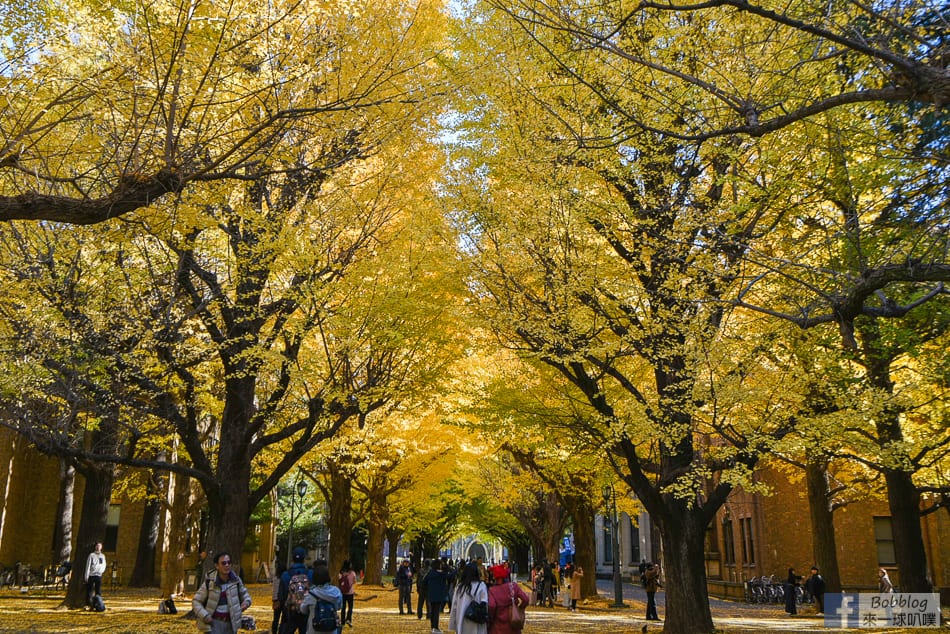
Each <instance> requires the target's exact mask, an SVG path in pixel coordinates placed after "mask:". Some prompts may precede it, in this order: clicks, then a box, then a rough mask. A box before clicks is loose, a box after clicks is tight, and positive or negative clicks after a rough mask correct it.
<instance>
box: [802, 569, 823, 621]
mask: <svg viewBox="0 0 950 634" xmlns="http://www.w3.org/2000/svg"><path fill="white" fill-rule="evenodd" d="M805 589H806V590H808V594H810V595H811V596H812V597H813V598H814V599H815V610H816V611H817V612H818V614H824V612H825V578H824V577H822V576H821V574H820V573H819V572H818V566H812V567H811V575H810V576H809V577H808V581H806V582H805Z"/></svg>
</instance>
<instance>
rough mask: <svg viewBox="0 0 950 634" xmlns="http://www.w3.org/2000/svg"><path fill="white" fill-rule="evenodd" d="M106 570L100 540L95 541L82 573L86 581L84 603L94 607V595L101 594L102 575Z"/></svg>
mask: <svg viewBox="0 0 950 634" xmlns="http://www.w3.org/2000/svg"><path fill="white" fill-rule="evenodd" d="M105 572H106V556H105V555H103V554H102V542H96V546H95V548H94V549H93V551H92V552H91V553H89V556H88V557H86V569H85V571H84V573H83V577H82V578H83V581H85V582H86V605H88V606H89V607H90V608H92V607H94V603H93V602H94V601H95V600H96V597H97V596H98V597H101V596H102V575H104V574H105Z"/></svg>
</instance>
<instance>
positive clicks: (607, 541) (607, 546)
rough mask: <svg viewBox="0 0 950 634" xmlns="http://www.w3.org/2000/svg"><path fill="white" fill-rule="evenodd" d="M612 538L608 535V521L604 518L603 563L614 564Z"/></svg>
mask: <svg viewBox="0 0 950 634" xmlns="http://www.w3.org/2000/svg"><path fill="white" fill-rule="evenodd" d="M613 543H614V540H613V537H611V535H610V520H609V519H607V518H606V517H605V518H604V563H605V564H612V563H614V549H613Z"/></svg>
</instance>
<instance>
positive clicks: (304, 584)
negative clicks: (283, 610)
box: [284, 572, 310, 614]
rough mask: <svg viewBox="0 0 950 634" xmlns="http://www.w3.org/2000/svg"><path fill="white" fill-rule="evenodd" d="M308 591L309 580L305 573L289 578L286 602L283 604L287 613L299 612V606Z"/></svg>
mask: <svg viewBox="0 0 950 634" xmlns="http://www.w3.org/2000/svg"><path fill="white" fill-rule="evenodd" d="M309 590H310V579H309V578H307V573H305V572H304V573H300V574H296V575H293V576H292V577H290V581H289V582H288V583H287V601H286V602H285V603H284V605H285V606H286V607H287V611H288V612H289V613H291V614H298V613H299V612H300V605H301V604H302V603H303V599H304V597H306V596H307V592H308V591H309Z"/></svg>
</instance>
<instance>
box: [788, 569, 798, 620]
mask: <svg viewBox="0 0 950 634" xmlns="http://www.w3.org/2000/svg"><path fill="white" fill-rule="evenodd" d="M801 581H802V577H801V575H796V574H795V569H794V568H789V569H788V578H787V579H786V580H785V611H786V612H788V613H789V614H798V608H797V605H796V592H795V589H796V588H797V587H798V586H799V584H800V583H801Z"/></svg>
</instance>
